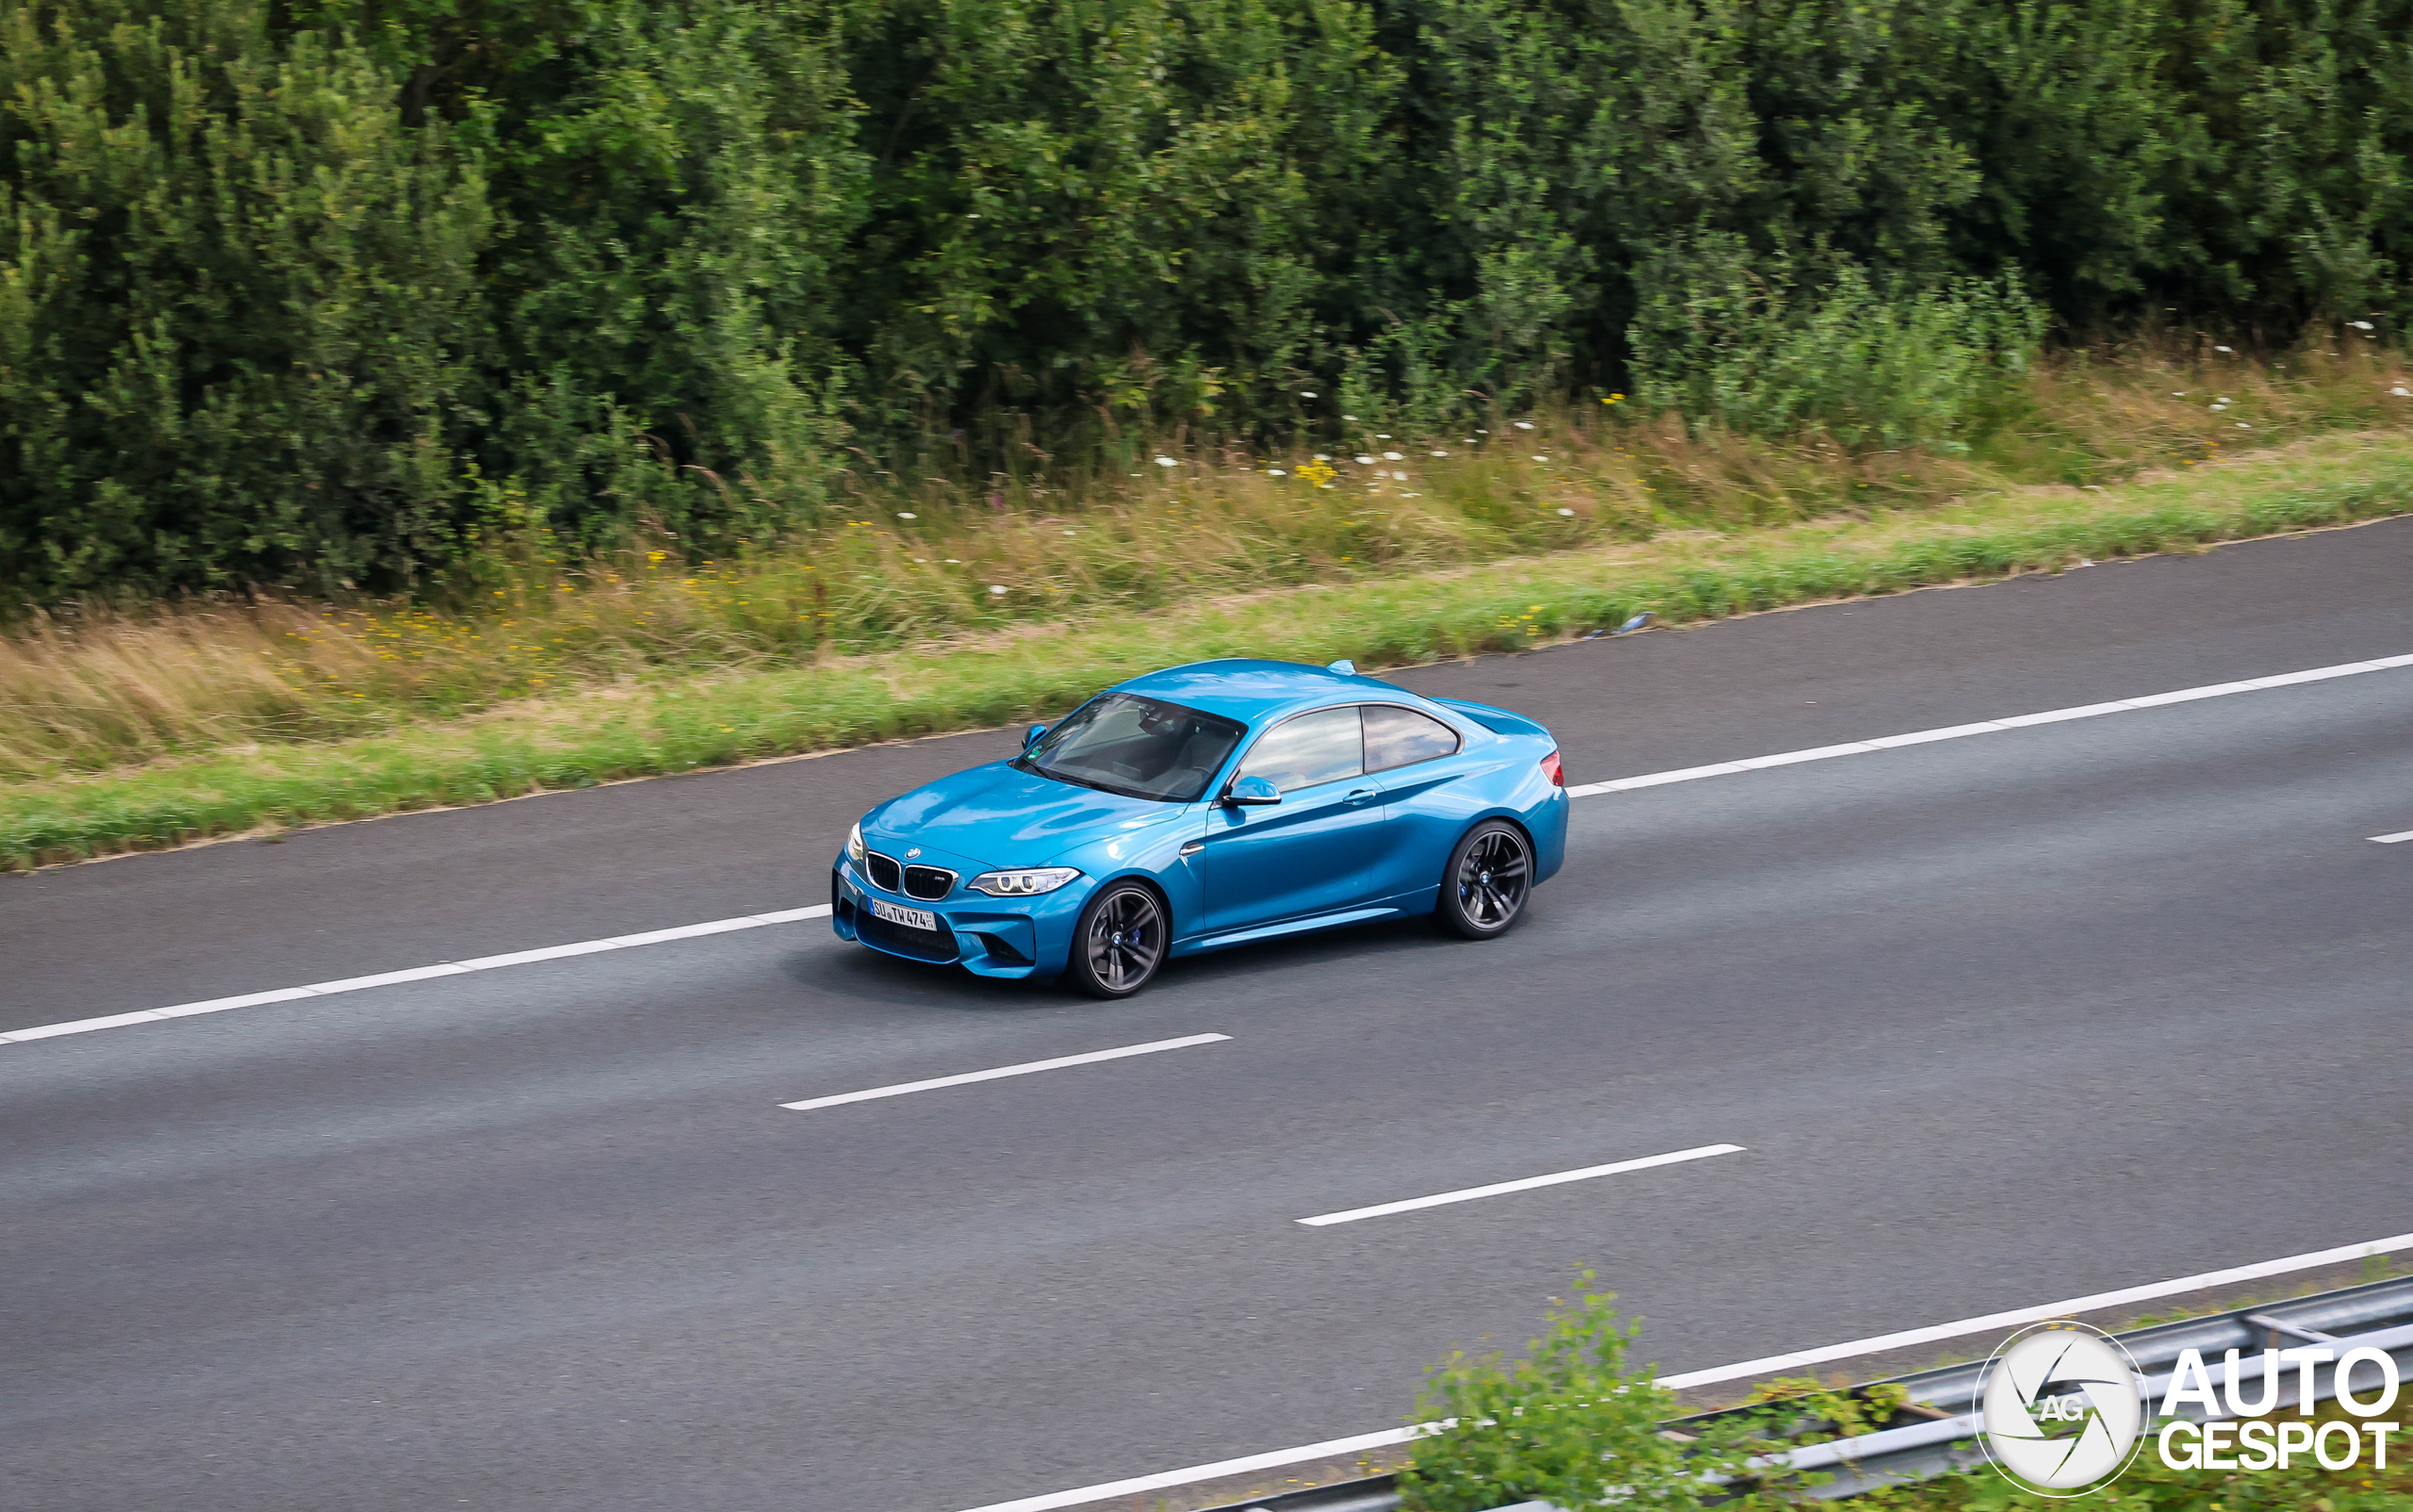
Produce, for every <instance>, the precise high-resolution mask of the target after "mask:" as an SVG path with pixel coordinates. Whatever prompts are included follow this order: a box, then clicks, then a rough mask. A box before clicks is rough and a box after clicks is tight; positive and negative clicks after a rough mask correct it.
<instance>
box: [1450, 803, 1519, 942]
mask: <svg viewBox="0 0 2413 1512" xmlns="http://www.w3.org/2000/svg"><path fill="white" fill-rule="evenodd" d="M1533 890H1534V852H1533V846H1530V845H1528V844H1527V843H1526V840H1525V835H1524V831H1522V830H1518V828H1517V827H1516V826H1515V825H1513V824H1506V823H1503V822H1502V821H1501V820H1498V819H1486V820H1485V821H1484V822H1483V823H1481V824H1479V825H1476V826H1475V827H1474V828H1473V829H1471V830H1468V831H1467V832H1466V838H1464V839H1462V840H1460V841H1459V842H1458V848H1457V849H1455V850H1453V851H1452V852H1450V869H1449V871H1448V872H1447V873H1446V874H1444V876H1443V877H1442V879H1441V906H1440V907H1439V908H1438V909H1436V910H1435V912H1436V915H1437V916H1438V917H1439V919H1440V921H1441V926H1442V928H1444V929H1448V930H1449V931H1450V932H1451V933H1453V934H1455V935H1459V936H1461V937H1463V938H1465V939H1469V940H1496V939H1498V938H1499V937H1500V936H1502V935H1503V934H1505V933H1507V932H1508V927H1509V926H1510V925H1512V924H1515V923H1516V922H1517V921H1518V919H1519V918H1520V917H1522V916H1523V915H1524V912H1525V899H1526V898H1527V897H1529V896H1532V894H1533Z"/></svg>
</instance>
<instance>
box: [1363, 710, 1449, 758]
mask: <svg viewBox="0 0 2413 1512" xmlns="http://www.w3.org/2000/svg"><path fill="white" fill-rule="evenodd" d="M1457 748H1458V732H1457V731H1454V730H1453V729H1451V728H1450V727H1449V726H1448V725H1445V724H1443V723H1442V722H1441V721H1440V720H1438V719H1436V718H1433V717H1432V716H1431V715H1420V714H1418V713H1417V712H1416V711H1415V710H1413V709H1402V708H1400V707H1398V706H1397V705H1396V704H1388V703H1370V704H1368V705H1366V770H1368V771H1370V772H1387V771H1389V770H1390V769H1391V768H1392V767H1394V766H1413V765H1415V764H1417V763H1418V762H1429V761H1431V760H1433V759H1434V758H1435V757H1436V756H1449V755H1453V754H1454V753H1455V752H1456V750H1457Z"/></svg>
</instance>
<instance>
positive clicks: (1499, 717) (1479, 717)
mask: <svg viewBox="0 0 2413 1512" xmlns="http://www.w3.org/2000/svg"><path fill="white" fill-rule="evenodd" d="M1433 701H1434V702H1435V703H1437V704H1439V705H1440V706H1441V707H1443V708H1444V709H1454V710H1456V711H1457V712H1458V713H1460V714H1462V715H1466V716H1467V717H1468V718H1469V719H1471V720H1473V721H1474V722H1475V723H1476V724H1479V725H1481V726H1483V728H1484V729H1486V730H1488V731H1491V732H1492V733H1493V734H1495V735H1533V736H1536V737H1538V738H1540V739H1543V740H1548V739H1550V738H1551V733H1550V731H1548V730H1546V729H1544V728H1543V727H1542V726H1541V725H1539V724H1537V723H1535V721H1534V720H1531V719H1528V718H1526V717H1525V716H1524V715H1521V714H1514V713H1511V712H1510V711H1508V710H1506V709H1497V708H1494V707H1492V706H1491V705H1490V704H1487V703H1474V702H1471V701H1469V700H1468V699H1465V698H1435V699H1434V700H1433Z"/></svg>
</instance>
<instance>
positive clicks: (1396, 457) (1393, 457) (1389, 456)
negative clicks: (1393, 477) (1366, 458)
mask: <svg viewBox="0 0 2413 1512" xmlns="http://www.w3.org/2000/svg"><path fill="white" fill-rule="evenodd" d="M1383 456H1384V457H1385V459H1386V460H1388V461H1391V462H1398V461H1400V460H1402V458H1401V456H1400V454H1399V453H1398V452H1384V453H1383Z"/></svg>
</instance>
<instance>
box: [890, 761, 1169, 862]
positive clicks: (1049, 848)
mask: <svg viewBox="0 0 2413 1512" xmlns="http://www.w3.org/2000/svg"><path fill="white" fill-rule="evenodd" d="M1188 807H1189V806H1188V805H1187V804H1180V803H1160V802H1157V801H1154V800H1151V799H1148V798H1126V797H1123V796H1121V795H1120V794H1115V793H1103V792H1100V791H1098V790H1097V789H1096V788H1092V787H1075V785H1073V784H1072V783H1070V782H1059V781H1056V780H1055V779H1053V778H1048V777H1041V776H1039V775H1037V774H1036V773H1032V772H1025V771H1021V770H1018V769H1017V768H1015V767H1014V766H1013V765H1012V764H1010V763H1006V762H995V763H992V764H989V765H987V766H975V767H973V768H972V769H971V770H970V771H968V772H958V773H956V774H955V775H954V776H952V777H943V778H940V779H939V780H938V781H935V782H931V783H929V784H927V786H923V787H917V788H915V789H914V790H913V791H912V792H911V793H908V794H906V795H905V796H904V797H895V798H891V799H889V800H888V801H887V802H886V803H883V804H881V805H880V806H879V807H878V808H877V809H874V810H872V812H871V813H870V814H867V815H865V816H864V819H863V837H864V838H865V839H866V840H871V839H878V840H882V841H892V842H895V843H896V844H900V845H902V844H913V845H922V846H936V847H938V848H940V849H943V850H947V851H951V852H953V853H954V854H956V855H958V856H960V857H962V858H964V859H965V860H967V861H973V862H977V863H980V864H981V865H983V866H1039V865H1044V864H1045V863H1048V862H1050V861H1053V860H1055V859H1056V858H1057V857H1058V856H1060V855H1062V854H1063V853H1064V852H1065V851H1067V850H1070V849H1072V848H1073V847H1074V846H1078V845H1082V844H1085V843H1086V842H1089V841H1092V840H1102V839H1106V838H1108V837H1111V836H1114V835H1118V834H1128V833H1131V832H1134V831H1136V830H1147V829H1153V828H1155V827H1156V826H1157V825H1158V824H1162V823H1165V822H1167V821H1170V820H1172V819H1174V818H1176V817H1178V816H1179V815H1180V814H1183V813H1184V812H1186V811H1187V809H1188Z"/></svg>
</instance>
